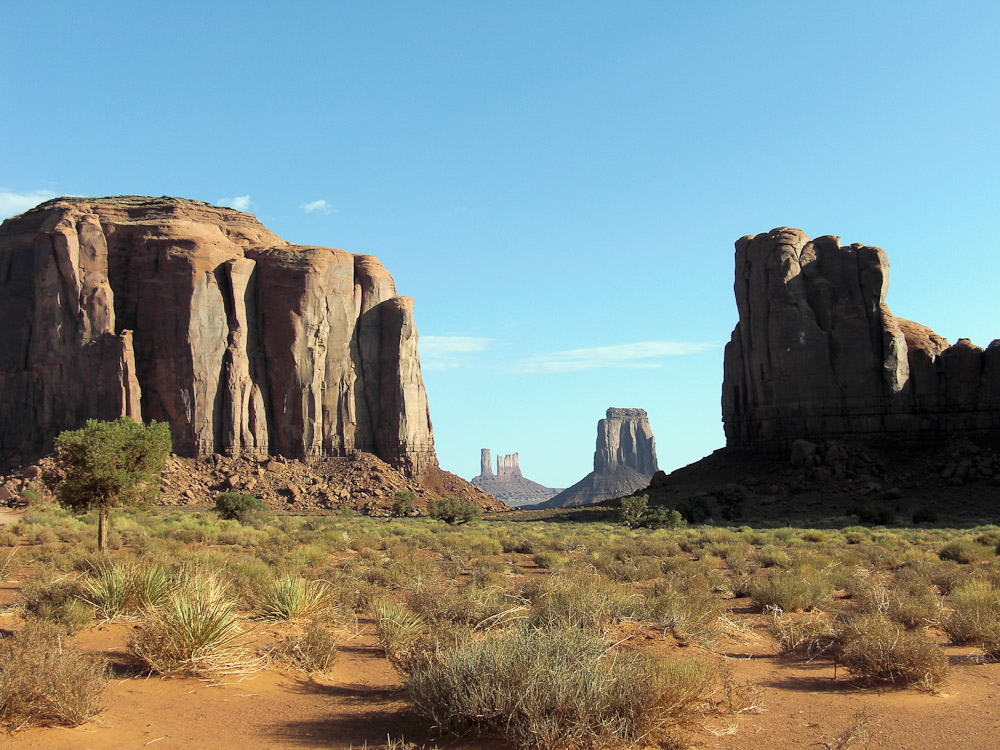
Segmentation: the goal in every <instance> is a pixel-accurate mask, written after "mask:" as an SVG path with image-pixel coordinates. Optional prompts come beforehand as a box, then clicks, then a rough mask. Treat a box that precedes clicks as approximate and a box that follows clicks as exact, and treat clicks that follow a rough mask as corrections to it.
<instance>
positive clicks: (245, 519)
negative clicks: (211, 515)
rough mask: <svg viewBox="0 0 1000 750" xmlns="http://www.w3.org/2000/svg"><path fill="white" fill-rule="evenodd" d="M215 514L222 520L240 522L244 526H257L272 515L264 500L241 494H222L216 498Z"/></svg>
mask: <svg viewBox="0 0 1000 750" xmlns="http://www.w3.org/2000/svg"><path fill="white" fill-rule="evenodd" d="M215 512H216V513H218V514H219V517H220V518H225V519H227V520H230V521H239V522H240V523H241V524H243V525H244V526H248V525H251V526H252V525H257V524H259V523H261V522H263V521H264V520H266V519H267V518H268V517H269V516H270V515H271V509H270V508H268V506H267V503H265V502H264V501H263V500H261V499H259V498H256V497H254V496H253V495H244V494H241V493H239V492H220V493H219V494H218V495H216V496H215Z"/></svg>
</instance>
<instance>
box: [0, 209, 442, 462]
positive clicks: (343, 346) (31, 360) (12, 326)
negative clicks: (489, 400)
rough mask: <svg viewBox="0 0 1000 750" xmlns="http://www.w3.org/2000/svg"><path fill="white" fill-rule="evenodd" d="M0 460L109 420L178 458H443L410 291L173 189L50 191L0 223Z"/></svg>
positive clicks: (345, 258) (378, 269)
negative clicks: (158, 440)
mask: <svg viewBox="0 0 1000 750" xmlns="http://www.w3.org/2000/svg"><path fill="white" fill-rule="evenodd" d="M0 316H2V319H3V321H4V324H3V326H2V327H0V399H2V403H3V404H4V409H3V410H2V411H0V454H5V455H7V456H10V455H13V454H15V453H16V454H21V455H32V454H40V453H42V452H44V451H47V450H48V449H50V448H51V443H52V438H53V437H54V436H55V435H56V434H58V433H59V432H60V431H61V430H64V429H67V428H76V427H79V426H81V425H82V424H83V422H84V421H85V420H86V419H87V418H98V419H113V418H116V417H118V416H121V415H127V416H131V417H134V418H137V419H138V418H140V417H141V418H142V419H145V420H151V419H155V420H158V421H166V422H169V424H170V426H171V431H172V433H173V440H174V451H175V452H176V453H178V454H179V455H182V456H193V457H198V456H206V455H211V454H225V455H260V456H263V455H267V454H279V455H283V456H286V457H289V458H299V459H308V458H312V457H318V456H343V455H348V454H351V453H352V452H354V451H366V452H370V453H373V454H375V455H377V456H378V457H379V458H381V459H383V460H384V461H386V462H387V463H389V464H390V465H392V466H393V467H395V468H397V469H399V470H400V471H402V472H403V473H405V474H407V475H409V476H417V475H420V474H421V473H422V472H424V471H425V470H427V469H429V468H431V467H436V466H437V458H436V456H435V453H434V437H433V434H432V431H431V421H430V415H429V412H428V407H427V395H426V393H425V391H424V384H423V380H422V378H421V374H420V361H419V359H418V357H417V330H416V327H415V325H414V321H413V300H412V299H410V298H409V297H400V296H397V294H396V287H395V284H394V283H393V280H392V277H391V276H390V275H389V273H388V271H386V269H385V268H384V267H383V266H382V264H381V263H379V261H378V260H377V259H376V258H374V257H372V256H370V255H352V254H351V253H348V252H345V251H343V250H334V249H331V248H321V247H311V246H303V245H293V244H291V243H288V242H285V241H284V240H282V239H281V238H279V237H277V236H276V235H274V234H272V233H271V232H269V231H268V230H267V229H266V228H264V226H263V225H262V224H261V223H260V222H259V221H257V219H255V218H254V217H253V216H251V215H249V214H245V213H240V212H238V211H235V210H232V209H228V208H220V207H216V206H211V205H208V204H206V203H201V202H197V201H190V200H184V199H178V198H166V197H164V198H145V197H134V196H124V197H113V198H58V199H55V200H51V201H48V202H46V203H43V204H42V205H40V206H38V207H37V208H34V209H32V210H30V211H28V212H26V213H24V214H21V215H20V216H16V217H14V218H12V219H8V220H7V221H5V222H4V223H3V224H2V226H0Z"/></svg>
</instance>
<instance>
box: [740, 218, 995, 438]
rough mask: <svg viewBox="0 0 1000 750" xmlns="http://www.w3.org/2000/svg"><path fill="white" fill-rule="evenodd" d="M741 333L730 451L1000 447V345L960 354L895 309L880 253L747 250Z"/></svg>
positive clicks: (775, 242) (796, 234)
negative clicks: (849, 442) (803, 444)
mask: <svg viewBox="0 0 1000 750" xmlns="http://www.w3.org/2000/svg"><path fill="white" fill-rule="evenodd" d="M734 288H735V292H736V305H737V308H738V310H739V322H738V323H737V325H736V328H735V329H734V330H733V335H732V339H731V341H730V342H729V344H728V345H727V346H726V352H725V368H724V382H723V393H722V418H723V422H724V423H725V432H726V444H727V446H729V447H737V448H752V449H756V450H764V451H772V452H784V451H787V450H788V449H789V447H790V446H791V444H792V443H793V442H794V441H795V440H797V439H800V438H801V439H808V440H811V441H816V442H820V441H823V440H828V439H841V438H858V439H870V438H890V439H894V440H901V441H907V442H928V441H935V440H939V439H942V438H945V437H948V436H951V435H954V434H962V435H968V436H986V437H992V438H994V439H995V438H996V437H998V436H1000V341H998V340H995V341H993V342H992V343H991V344H990V345H989V346H988V347H987V348H986V349H985V350H984V349H981V348H980V347H978V346H974V345H973V344H972V343H971V342H970V341H969V340H968V339H959V340H958V342H957V343H956V344H954V345H949V343H948V341H947V340H946V339H944V338H942V337H941V336H938V335H937V334H936V333H934V331H932V330H930V329H929V328H927V327H926V326H923V325H920V324H919V323H913V322H911V321H908V320H904V319H902V318H897V317H895V316H894V315H893V314H892V312H891V311H890V310H889V307H888V306H887V305H886V304H885V297H886V292H887V290H888V288H889V260H888V257H887V256H886V254H885V252H884V251H883V250H882V249H881V248H877V247H870V246H867V245H860V244H854V245H850V246H849V247H842V246H841V244H840V240H839V238H837V237H830V236H826V237H819V238H817V239H814V240H813V239H810V238H809V237H808V236H807V235H806V234H805V233H803V232H802V231H800V230H798V229H789V228H788V227H781V228H778V229H773V230H771V231H770V232H768V233H766V234H759V235H757V236H756V237H751V236H746V237H743V238H741V239H740V240H738V241H737V242H736V282H735V287H734Z"/></svg>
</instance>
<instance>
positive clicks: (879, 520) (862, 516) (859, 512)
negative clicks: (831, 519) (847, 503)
mask: <svg viewBox="0 0 1000 750" xmlns="http://www.w3.org/2000/svg"><path fill="white" fill-rule="evenodd" d="M847 512H848V514H849V515H852V516H857V517H858V521H860V522H861V523H869V524H872V525H875V526H887V525H889V524H891V523H893V522H894V521H895V520H896V509H895V508H891V507H889V506H888V505H883V504H881V503H868V504H866V505H855V506H854V507H852V508H851V509H850V510H848V511H847Z"/></svg>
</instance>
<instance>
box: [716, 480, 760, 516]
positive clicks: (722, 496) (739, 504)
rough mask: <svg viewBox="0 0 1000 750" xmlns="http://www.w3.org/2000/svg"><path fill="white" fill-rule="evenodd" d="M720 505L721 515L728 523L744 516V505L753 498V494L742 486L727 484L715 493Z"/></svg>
mask: <svg viewBox="0 0 1000 750" xmlns="http://www.w3.org/2000/svg"><path fill="white" fill-rule="evenodd" d="M715 497H716V501H717V502H718V503H719V513H720V514H721V515H722V517H723V518H724V519H726V520H727V521H732V520H734V519H737V518H740V517H741V516H742V515H743V503H744V502H746V501H747V500H749V499H750V498H752V497H753V493H752V492H751V491H750V490H748V489H747V488H746V487H744V486H743V485H742V484H726V485H723V487H722V488H721V489H719V490H716V492H715Z"/></svg>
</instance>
